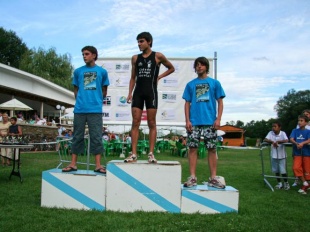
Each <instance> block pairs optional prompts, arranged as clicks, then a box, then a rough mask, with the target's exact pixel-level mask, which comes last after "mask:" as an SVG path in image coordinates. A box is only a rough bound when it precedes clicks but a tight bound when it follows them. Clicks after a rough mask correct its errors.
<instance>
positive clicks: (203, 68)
mask: <svg viewBox="0 0 310 232" xmlns="http://www.w3.org/2000/svg"><path fill="white" fill-rule="evenodd" d="M195 70H196V73H197V74H198V75H199V74H204V73H206V72H207V66H205V65H203V64H201V63H200V62H198V63H197V65H196V67H195Z"/></svg>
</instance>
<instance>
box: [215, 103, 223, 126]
mask: <svg viewBox="0 0 310 232" xmlns="http://www.w3.org/2000/svg"><path fill="white" fill-rule="evenodd" d="M217 108H218V109H217V118H216V120H215V122H214V124H213V126H214V128H215V129H219V128H220V126H221V120H222V114H223V109H224V103H223V98H219V99H217Z"/></svg>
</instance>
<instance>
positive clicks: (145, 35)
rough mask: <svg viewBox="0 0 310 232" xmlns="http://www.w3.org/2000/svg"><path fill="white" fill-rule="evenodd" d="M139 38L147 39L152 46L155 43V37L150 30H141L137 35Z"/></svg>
mask: <svg viewBox="0 0 310 232" xmlns="http://www.w3.org/2000/svg"><path fill="white" fill-rule="evenodd" d="M138 39H145V40H146V41H147V42H151V43H150V47H152V45H153V37H152V35H151V33H150V32H141V33H140V34H139V35H137V40H138Z"/></svg>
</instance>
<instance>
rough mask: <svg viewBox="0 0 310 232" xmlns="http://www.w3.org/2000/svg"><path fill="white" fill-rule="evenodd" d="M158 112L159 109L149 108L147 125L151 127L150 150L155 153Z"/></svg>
mask: <svg viewBox="0 0 310 232" xmlns="http://www.w3.org/2000/svg"><path fill="white" fill-rule="evenodd" d="M156 113H157V109H148V110H147V125H148V127H149V129H150V134H149V141H150V152H152V153H154V147H155V143H156V135H157V130H156Z"/></svg>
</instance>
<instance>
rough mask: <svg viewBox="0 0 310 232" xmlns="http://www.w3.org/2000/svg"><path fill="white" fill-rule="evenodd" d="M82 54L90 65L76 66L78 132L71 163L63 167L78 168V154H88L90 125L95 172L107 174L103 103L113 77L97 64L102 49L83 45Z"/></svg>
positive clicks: (74, 123)
mask: <svg viewBox="0 0 310 232" xmlns="http://www.w3.org/2000/svg"><path fill="white" fill-rule="evenodd" d="M82 55H83V59H84V62H85V64H86V65H84V66H82V67H80V68H78V69H76V70H75V71H74V73H73V80H72V84H73V85H74V96H75V99H76V103H75V105H74V111H73V112H74V121H73V128H74V129H73V130H74V135H73V139H72V158H71V163H70V164H69V165H68V166H67V167H65V168H63V169H62V171H63V172H71V171H76V170H77V166H76V163H77V155H78V154H81V153H84V135H85V126H86V123H87V125H88V131H89V136H90V153H91V154H94V155H95V162H96V167H95V170H94V171H95V172H99V173H103V174H105V173H106V169H105V168H104V167H103V166H101V164H100V159H101V154H102V153H103V146H102V137H101V136H102V102H103V98H104V97H105V96H106V95H107V90H108V85H109V78H108V72H107V71H106V70H105V69H104V68H102V67H99V66H97V65H96V63H95V61H96V60H97V58H98V51H97V49H96V48H95V47H93V46H86V47H84V48H82Z"/></svg>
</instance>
